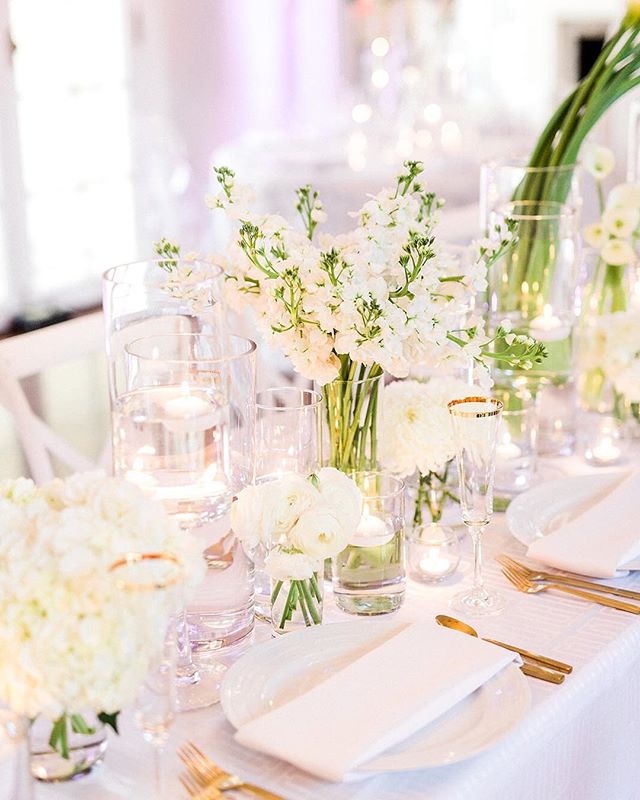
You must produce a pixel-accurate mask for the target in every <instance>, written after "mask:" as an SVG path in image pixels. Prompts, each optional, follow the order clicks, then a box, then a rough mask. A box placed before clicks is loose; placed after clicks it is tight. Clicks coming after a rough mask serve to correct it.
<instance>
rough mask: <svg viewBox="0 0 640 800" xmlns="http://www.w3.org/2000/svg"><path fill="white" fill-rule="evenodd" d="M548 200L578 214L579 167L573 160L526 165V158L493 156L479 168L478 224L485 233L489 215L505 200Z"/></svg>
mask: <svg viewBox="0 0 640 800" xmlns="http://www.w3.org/2000/svg"><path fill="white" fill-rule="evenodd" d="M522 200H534V201H540V200H548V201H553V202H557V203H563V204H565V205H568V206H570V207H571V208H573V209H575V210H576V212H577V213H578V216H579V215H580V211H581V208H582V194H581V169H580V166H579V165H577V164H561V165H559V166H554V167H530V166H528V165H527V159H525V158H515V159H494V160H491V161H486V162H485V163H484V164H483V165H482V167H481V169H480V225H481V230H482V231H483V232H484V234H485V235H489V231H490V227H491V215H492V213H493V212H494V211H496V210H497V209H499V208H501V207H502V206H504V205H505V204H507V203H512V202H515V201H522Z"/></svg>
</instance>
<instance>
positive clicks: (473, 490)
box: [448, 397, 505, 616]
mask: <svg viewBox="0 0 640 800" xmlns="http://www.w3.org/2000/svg"><path fill="white" fill-rule="evenodd" d="M448 409H449V414H450V415H451V422H452V425H453V434H454V441H455V446H456V462H457V465H458V477H459V482H460V507H461V509H462V520H463V522H464V524H465V525H466V526H467V527H468V529H469V533H470V535H471V540H472V542H473V586H472V587H471V589H466V590H464V591H462V592H459V593H458V594H456V595H454V597H453V598H452V600H451V607H452V608H453V609H455V610H456V611H460V612H462V613H466V614H469V615H473V616H484V615H489V614H497V613H499V612H500V611H502V609H503V608H504V605H505V599H504V597H503V596H502V595H501V594H499V593H498V592H494V591H490V590H488V589H487V588H486V586H485V584H484V578H483V574H482V536H483V533H484V530H485V528H486V527H487V525H488V524H489V522H490V521H491V517H492V515H493V478H494V472H495V455H496V444H497V441H498V431H499V429H500V416H501V413H502V403H501V402H500V401H499V400H496V399H495V398H487V397H464V398H461V399H459V400H452V401H451V402H450V403H449V404H448Z"/></svg>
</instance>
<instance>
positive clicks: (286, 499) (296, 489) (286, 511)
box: [263, 474, 320, 537]
mask: <svg viewBox="0 0 640 800" xmlns="http://www.w3.org/2000/svg"><path fill="white" fill-rule="evenodd" d="M263 485H264V486H265V487H266V489H267V490H266V504H267V506H268V518H269V521H270V524H271V534H272V536H274V537H275V536H286V535H287V534H288V533H289V532H290V531H291V529H292V528H293V526H294V525H295V524H296V522H297V521H298V518H299V517H300V516H301V514H303V513H304V512H305V511H306V510H307V509H309V508H311V507H312V506H314V505H316V504H317V503H318V502H319V500H320V497H319V493H318V490H317V489H316V488H315V487H314V486H313V485H312V484H311V482H310V481H309V480H308V479H307V478H304V477H302V475H295V474H291V475H285V476H284V477H283V478H282V479H281V480H280V481H277V482H274V483H271V484H263ZM269 490H270V491H269Z"/></svg>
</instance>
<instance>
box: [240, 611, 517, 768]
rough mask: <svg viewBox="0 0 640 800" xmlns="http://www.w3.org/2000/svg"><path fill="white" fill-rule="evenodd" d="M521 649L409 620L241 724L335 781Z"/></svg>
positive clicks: (251, 738)
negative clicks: (284, 700)
mask: <svg viewBox="0 0 640 800" xmlns="http://www.w3.org/2000/svg"><path fill="white" fill-rule="evenodd" d="M514 659H516V660H519V659H518V656H514V654H513V653H510V652H508V651H507V650H504V649H502V648H500V647H495V646H494V645H490V644H487V643H486V642H483V641H482V640H480V639H474V638H473V637H471V636H467V635H465V634H462V633H458V632H456V631H452V630H449V629H447V628H441V627H440V626H438V625H436V623H435V622H433V623H431V622H419V623H414V624H412V625H407V626H405V627H402V628H401V629H400V630H399V632H398V633H396V634H395V635H392V636H391V638H389V639H387V640H386V641H384V642H383V643H382V644H380V645H379V646H378V647H376V648H374V649H373V650H371V651H369V652H368V653H365V654H364V655H363V656H361V657H360V658H357V659H356V660H355V661H352V662H351V663H350V664H348V665H347V666H346V667H344V668H343V669H341V670H339V671H338V672H336V673H334V674H333V675H331V677H329V678H328V679H327V680H325V681H324V682H322V683H320V684H318V685H317V686H314V687H313V688H312V689H310V690H309V691H308V692H306V693H305V694H303V695H301V696H300V697H297V698H295V699H294V700H291V701H289V702H288V703H285V704H284V705H282V706H280V707H279V708H276V709H274V710H273V711H269V712H267V713H266V714H264V715H263V716H261V717H258V718H257V719H254V720H252V721H251V722H248V723H246V724H245V725H243V726H241V727H240V728H239V730H238V731H237V732H236V735H235V738H236V740H237V741H238V742H240V743H241V744H243V745H246V746H247V747H251V748H253V749H254V750H259V751H261V752H263V753H268V754H270V755H272V756H276V757H277V758H281V759H284V760H285V761H288V762H290V763H291V764H295V765H296V766H297V767H300V768H301V769H303V770H306V771H307V772H311V773H312V774H314V775H317V776H319V777H321V778H325V779H327V780H330V781H342V780H345V779H346V780H353V779H357V778H363V777H366V776H365V775H362V774H360V775H354V774H349V773H350V771H351V770H353V769H354V768H355V767H357V766H360V765H362V764H364V762H366V761H367V760H368V759H370V758H372V757H373V756H375V755H378V754H379V753H381V752H383V751H384V750H386V749H388V748H389V747H391V746H392V745H394V744H397V743H398V742H401V741H402V740H404V739H406V738H408V737H409V736H410V735H411V734H413V733H415V732H416V731H418V730H419V729H421V728H423V727H424V726H425V725H427V724H428V723H429V722H432V721H433V720H434V719H436V718H437V717H439V716H440V715H442V714H444V713H445V712H446V711H448V710H449V709H450V708H452V706H454V705H455V704H456V703H458V702H460V701H461V700H463V699H464V698H465V697H467V695H469V694H471V693H472V692H473V691H475V690H476V689H477V688H478V687H479V686H481V685H482V684H483V683H485V682H486V681H488V680H489V678H491V677H492V676H493V675H495V674H496V673H498V672H499V671H500V670H501V669H503V668H504V667H505V666H506V665H507V664H509V663H510V662H512V661H513V660H514Z"/></svg>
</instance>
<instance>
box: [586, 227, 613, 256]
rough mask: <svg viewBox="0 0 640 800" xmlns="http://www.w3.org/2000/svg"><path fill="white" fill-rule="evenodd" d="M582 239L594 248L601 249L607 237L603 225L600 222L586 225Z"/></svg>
mask: <svg viewBox="0 0 640 800" xmlns="http://www.w3.org/2000/svg"><path fill="white" fill-rule="evenodd" d="M584 239H585V241H586V243H587V244H588V245H590V246H591V247H593V248H594V249H595V250H601V249H602V248H603V247H604V245H605V244H606V243H607V242H608V240H609V237H608V235H607V232H606V231H605V229H604V227H603V225H602V224H601V223H600V222H594V223H593V225H587V227H586V228H585V229H584Z"/></svg>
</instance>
